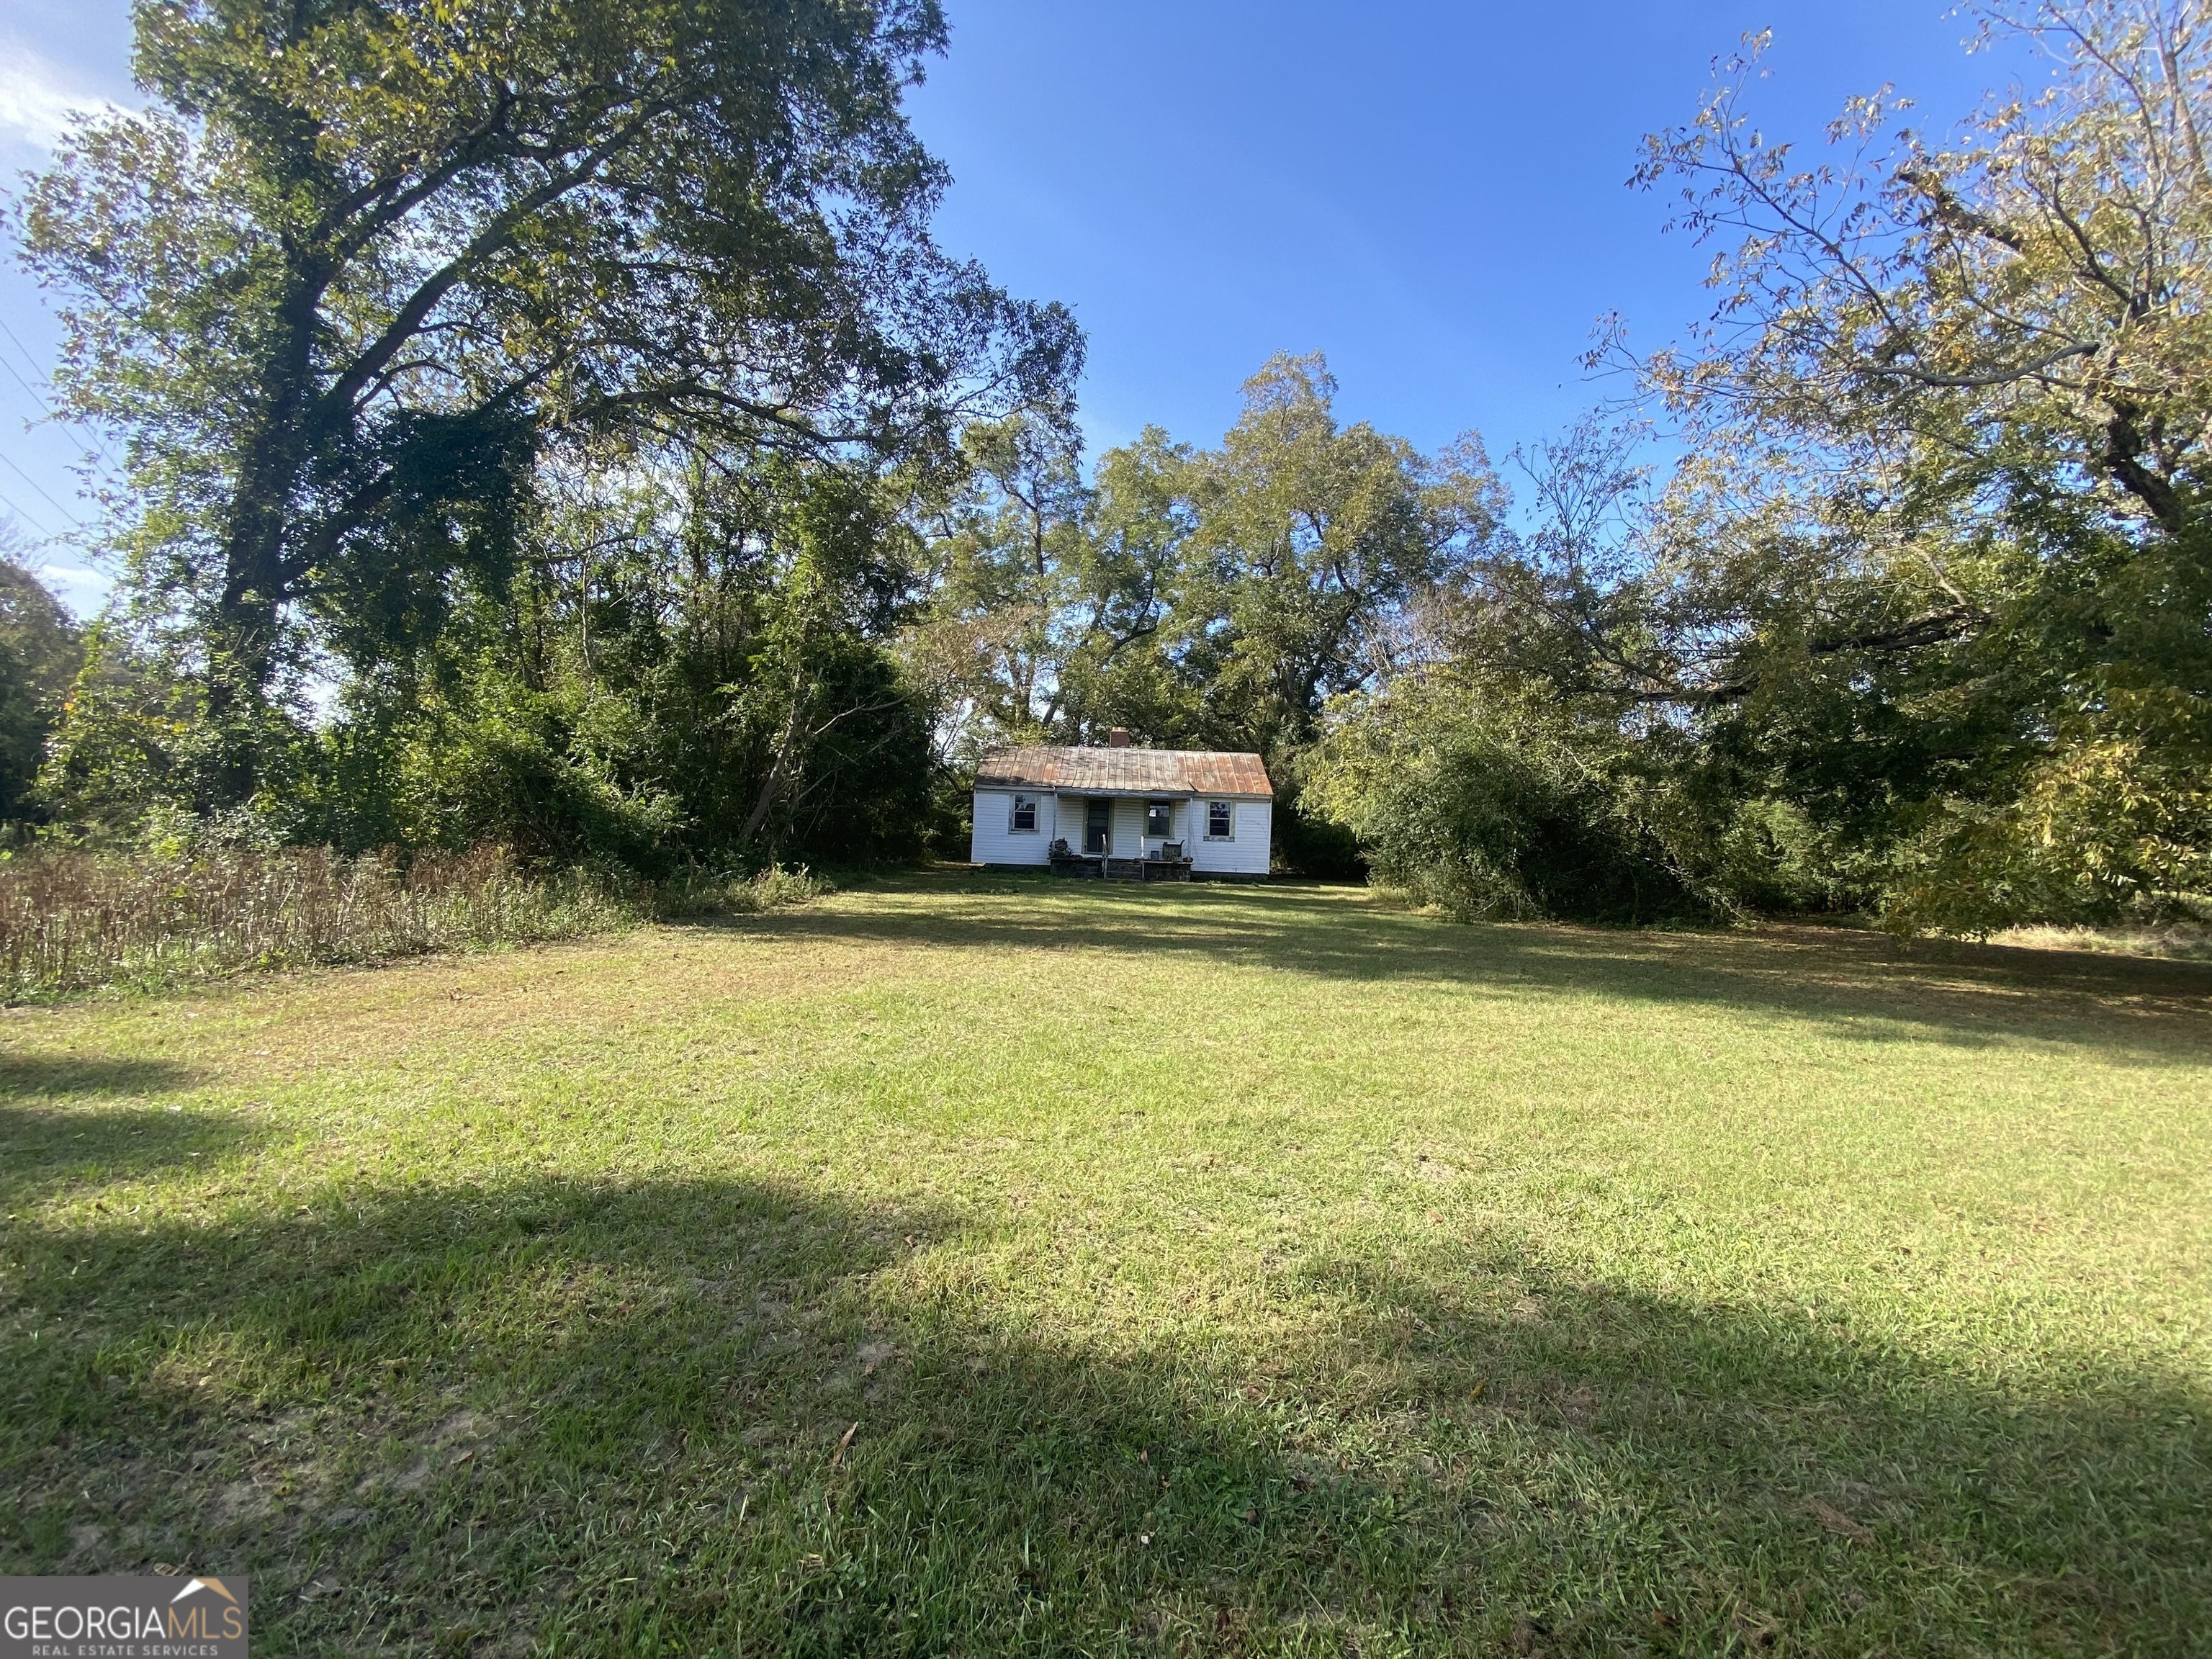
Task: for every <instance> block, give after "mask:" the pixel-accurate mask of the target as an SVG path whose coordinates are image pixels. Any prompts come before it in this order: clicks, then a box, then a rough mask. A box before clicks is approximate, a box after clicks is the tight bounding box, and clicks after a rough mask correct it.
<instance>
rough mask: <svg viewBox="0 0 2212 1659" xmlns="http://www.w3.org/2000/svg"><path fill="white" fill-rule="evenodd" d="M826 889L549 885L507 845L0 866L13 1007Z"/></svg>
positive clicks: (574, 873)
mask: <svg viewBox="0 0 2212 1659" xmlns="http://www.w3.org/2000/svg"><path fill="white" fill-rule="evenodd" d="M821 890H822V887H821V884H820V883H818V882H817V881H816V880H815V879H814V878H812V877H811V876H809V875H808V874H807V873H806V872H805V871H804V870H799V871H787V870H784V869H781V868H780V867H772V868H770V869H769V870H766V871H763V872H761V873H760V874H759V875H758V876H756V877H753V878H750V879H734V878H719V879H718V881H717V882H716V883H715V884H714V888H713V891H712V894H711V895H709V893H708V890H707V888H706V885H705V884H699V886H698V888H697V890H693V889H692V887H691V886H690V884H671V885H670V886H668V887H665V888H656V887H655V886H654V885H653V884H651V883H648V882H646V881H642V880H641V879H638V878H635V877H630V876H626V875H621V874H611V873H607V872H599V871H590V870H564V871H558V872H550V873H541V872H532V871H530V870H527V869H526V868H524V867H523V866H521V865H520V864H518V863H517V862H516V860H514V859H513V856H512V855H510V854H507V852H505V851H503V850H502V849H501V848H495V847H488V848H478V849H477V851H474V852H471V853H443V852H422V853H417V854H414V855H413V856H412V857H410V858H408V859H406V860H404V861H403V860H400V859H398V858H397V857H394V856H392V855H391V854H372V855H370V856H368V857H363V858H355V859H349V858H343V857H340V856H338V855H337V854H332V853H331V852H329V851H327V850H325V849H321V848H300V849H294V850H289V851H283V852H275V853H262V852H245V851H222V852H210V853H200V854H192V855H191V856H187V857H178V858H158V857H146V856H137V857H133V856H113V855H100V854H88V853H37V854H28V855H26V856H22V857H19V858H15V859H11V860H7V861H5V862H0V995H4V996H5V997H6V998H7V999H8V1000H11V1001H13V1000H22V999H25V998H28V997H38V996H45V995H52V994H58V993H61V992H67V991H76V990H83V989H87V988H88V987H94V986H100V985H116V984H123V985H135V986H142V987H152V986H157V985H161V984H166V983H171V982H173V981H179V980H183V979H191V978H201V977H206V976H209V975H218V974H225V973H235V972H239V971H240V970H244V969H256V968H285V967H307V966H315V965H329V964H337V963H366V962H377V961H383V960H386V959H389V958H392V957H404V956H415V955H420V954H422V953H423V952H426V951H452V950H465V949H470V948H474V947H482V946H485V945H520V944H538V943H544V942H546V941H549V940H553V939H578V938H582V937H584V936H586V935H587V934H592V933H606V932H610V931H612V930H614V929H617V928H622V927H631V926H634V925H635V924H636V923H638V922H640V921H645V920H647V919H648V918H650V917H652V916H653V915H659V914H663V913H664V911H665V908H670V907H671V905H672V908H675V909H676V910H678V911H679V912H683V913H689V912H691V911H695V910H697V909H703V908H715V909H721V910H727V911H742V912H751V911H759V910H765V909H769V908H774V907H775V906H777V905H781V904H790V903H795V902H802V901H803V900H805V899H806V898H810V897H811V896H814V895H815V894H816V893H818V892H819V891H821ZM710 897H711V902H708V900H709V898H710Z"/></svg>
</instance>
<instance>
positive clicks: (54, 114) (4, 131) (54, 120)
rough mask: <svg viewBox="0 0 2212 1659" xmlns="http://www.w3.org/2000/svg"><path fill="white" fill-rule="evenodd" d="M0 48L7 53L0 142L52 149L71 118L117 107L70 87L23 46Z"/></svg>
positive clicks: (2, 44) (1, 63) (0, 86)
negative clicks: (80, 112)
mask: <svg viewBox="0 0 2212 1659" xmlns="http://www.w3.org/2000/svg"><path fill="white" fill-rule="evenodd" d="M0 48H4V49H5V52H6V57H5V58H4V60H0V138H6V139H12V140H14V141H15V143H19V144H29V145H31V146H32V147H33V148H34V149H52V148H53V144H54V141H55V140H56V139H57V138H58V137H61V135H62V132H63V130H64V128H66V127H67V126H68V125H69V120H70V116H72V115H74V114H76V113H77V112H79V111H82V110H100V109H112V108H113V107H115V106H114V105H113V104H112V102H111V101H110V100H107V99H106V98H102V97H100V95H99V94H96V93H88V92H81V91H78V90H76V88H72V87H70V85H68V84H67V82H66V80H65V78H64V76H63V74H62V72H61V71H60V70H57V69H56V68H55V67H54V65H52V64H50V63H48V62H47V61H46V59H45V58H41V57H40V56H39V55H38V53H36V52H30V51H27V50H26V49H25V48H24V47H23V46H22V45H21V43H20V42H17V41H0Z"/></svg>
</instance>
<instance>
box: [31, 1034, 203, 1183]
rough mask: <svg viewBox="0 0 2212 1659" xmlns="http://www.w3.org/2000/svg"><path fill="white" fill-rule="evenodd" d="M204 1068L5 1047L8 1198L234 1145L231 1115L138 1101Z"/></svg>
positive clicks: (180, 1085)
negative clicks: (11, 1051) (215, 1115)
mask: <svg viewBox="0 0 2212 1659" xmlns="http://www.w3.org/2000/svg"><path fill="white" fill-rule="evenodd" d="M197 1075H198V1074H197V1073H195V1072H194V1071H193V1070H192V1069H191V1067H189V1066H179V1065H174V1064H172V1063H170V1062H168V1061H166V1060H129V1059H121V1058H117V1057H114V1056H106V1055H88V1056H85V1057H82V1058H79V1057H76V1056H46V1055H36V1056H33V1055H27V1054H0V1206H15V1205H16V1204H20V1203H24V1202H27V1201H29V1200H31V1199H32V1198H33V1196H34V1195H35V1194H39V1193H40V1192H42V1191H46V1190H48V1189H51V1188H54V1187H57V1186H60V1185H64V1184H66V1183H70V1182H91V1181H112V1180H117V1179H120V1178H123V1177H125V1176H141V1175H145V1174H148V1173H149V1172H151V1171H153V1170H157V1169H161V1168H162V1167H164V1166H167V1165H172V1164H179V1163H183V1162H185V1161H186V1160H187V1159H190V1158H195V1157H201V1158H207V1157H216V1156H219V1155H221V1154H222V1153H225V1152H230V1151H232V1150H234V1148H235V1147H236V1146H238V1145H239V1144H240V1139H241V1131H240V1127H239V1126H238V1125H237V1123H236V1122H235V1121H233V1120H231V1119H228V1118H210V1116H208V1115H205V1114H202V1113H191V1112H182V1111H173V1110H170V1109H167V1108H163V1107H158V1106H143V1105H138V1104H135V1103H133V1102H135V1101H137V1100H141V1099H143V1098H144V1097H147V1096H149V1095H156V1094H160V1093H161V1092H163V1091H169V1090H177V1089H184V1088H188V1087H190V1086H191V1085H192V1084H193V1083H194V1082H195V1081H196V1080H197Z"/></svg>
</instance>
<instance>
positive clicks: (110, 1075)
mask: <svg viewBox="0 0 2212 1659" xmlns="http://www.w3.org/2000/svg"><path fill="white" fill-rule="evenodd" d="M195 1076H196V1073H193V1071H192V1069H191V1067H190V1066H179V1065H178V1064H176V1063H175V1062H174V1061H173V1060H134V1059H129V1058H125V1057H124V1056H121V1055H117V1054H85V1055H76V1054H4V1053H0V1104H6V1103H9V1102H13V1101H19V1100H51V1099H55V1098H58V1097H70V1096H74V1095H108V1096H116V1095H151V1094H159V1093H161V1091H164V1090H168V1089H182V1088H186V1087H189V1086H190V1085H191V1083H192V1082H193V1080H194V1079H195Z"/></svg>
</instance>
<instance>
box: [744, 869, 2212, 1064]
mask: <svg viewBox="0 0 2212 1659" xmlns="http://www.w3.org/2000/svg"><path fill="white" fill-rule="evenodd" d="M878 890H879V891H883V892H885V893H889V894H892V895H899V894H910V895H913V896H917V897H922V898H926V899H930V900H933V901H936V900H942V901H944V902H931V903H929V904H928V905H927V908H921V907H917V908H911V909H906V910H903V911H902V910H901V909H899V908H896V907H870V908H857V907H836V906H830V907H822V908H808V909H803V910H797V911H789V912H784V913H781V914H778V915H773V916H769V917H766V918H761V919H757V920H754V921H748V922H746V923H744V926H745V927H748V928H749V929H751V930H754V931H765V932H769V933H773V934H775V935H776V936H780V937H785V938H791V939H829V940H835V939H854V940H861V941H866V942H870V943H880V944H908V945H917V946H927V947H939V948H942V947H948V946H949V947H952V948H956V949H969V950H978V951H1000V952H1004V951H1048V950H1085V951H1114V952H1124V953H1127V954H1129V955H1131V956H1133V957H1143V958H1145V959H1146V960H1147V961H1150V962H1158V961H1159V960H1160V959H1161V958H1163V957H1194V958H1200V959H1203V960H1206V961H1210V962H1213V963H1222V964H1226V965H1238V966H1248V967H1254V968H1266V969H1271V970H1274V971H1279V972H1285V973H1291V974H1297V975H1309V976H1312V977H1316V978H1322V979H1328V980H1334V981H1343V982H1346V983H1362V982H1365V983H1376V984H1388V983H1404V982H1427V983H1436V984H1444V985H1453V986H1465V987H1479V988H1483V989H1486V990H1491V991H1495V992H1504V993H1511V992H1514V991H1517V990H1535V991H1541V992H1547V993H1565V994H1573V995H1584V996H1600V997H1607V998H1623V999H1627V1000H1633V1001H1642V1002H1651V1003H1659V1004H1672V1005H1680V1006H1717V1007H1725V1008H1732V1009H1739V1010H1742V1011H1745V1012H1753V1013H1759V1014H1778V1015H1783V1016H1785V1017H1789V1018H1800V1019H1807V1020H1812V1021H1815V1022H1819V1023H1821V1024H1826V1025H1828V1026H1830V1027H1831V1028H1832V1030H1837V1031H1838V1033H1839V1034H1842V1035H1848V1036H1853V1037H1857V1038H1858V1039H1861V1040H1863V1041H1866V1042H1887V1041H1894V1040H1897V1039H1899V1038H1911V1039H1914V1040H1922V1041H1926V1040H1935V1041H1941V1042H1951V1043H1954V1044H1959V1045H1962V1046H1970V1047H1971V1046H1980V1045H1984V1044H1988V1043H1991V1042H2008V1041H2016V1040H2020V1039H2022V1038H2027V1039H2035V1040H2041V1041H2047V1042H2070V1043H2079V1044H2081V1045H2084V1046H2087V1047H2093V1048H2100V1049H2103V1050H2106V1051H2108V1052H2111V1053H2113V1054H2128V1055H2132V1056H2135V1057H2136V1058H2139V1059H2142V1060H2151V1061H2155V1062H2165V1063H2170V1062H2172V1061H2173V1060H2199V1061H2207V1060H2212V1018H2208V1016H2212V963H2180V962H2153V961H2144V960H2138V959H2132V958H2127V957H2093V956H2089V955H2087V954H2086V953H2081V954H2069V953H2065V952H2046V951H2024V950H2018V949H2008V948H2003V947H1996V946H1977V945H1955V944H1936V943H1927V942H1922V943H1915V944H1911V945H1900V944H1899V942H1898V941H1895V940H1893V939H1890V938H1888V937H1887V936H1886V935H1882V934H1876V933H1861V932H1857V931H1853V930H1846V929H1840V928H1822V927H1775V928H1769V929H1764V930H1759V931H1756V932H1723V931H1714V932H1711V933H1695V932H1683V933H1662V932H1656V931H1630V930H1626V929H1620V930H1614V929H1602V928H1594V927H1565V926H1549V925H1538V924H1525V925H1503V924H1481V923H1477V924H1467V925H1462V924H1457V923H1452V922H1446V921H1439V920H1437V919H1436V918H1433V917H1428V916H1421V915H1410V914H1407V913H1406V912H1403V911H1395V910H1391V909H1389V908H1384V907H1383V906H1382V905H1380V904H1378V903H1376V902H1373V901H1372V900H1371V899H1369V898H1367V897H1366V896H1364V894H1362V893H1361V892H1359V891H1358V890H1349V889H1343V888H1327V887H1320V886H1297V885H1274V886H1267V887H1254V886H1213V885H1206V884H1191V885H1188V886H1186V885H1174V886H1167V885H1160V886H1149V887H1148V886H1141V885H1124V884H1104V883H1085V882H1076V881H1069V880H1066V879H1057V880H1056V879H1054V878H1049V877H1023V876H1007V875H997V874H993V875H989V876H983V877H977V876H973V875H970V876H968V877H966V878H961V877H959V876H957V875H945V874H935V873H933V874H930V875H925V876H920V877H911V878H905V879H903V880H901V881H892V882H886V883H883V884H879V886H878ZM982 901H989V902H982Z"/></svg>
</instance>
